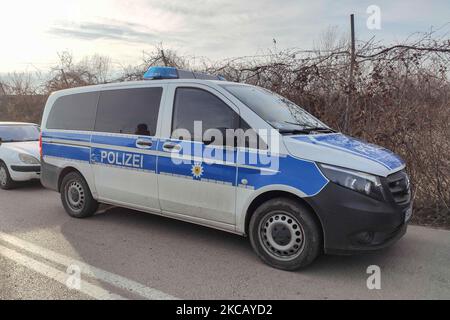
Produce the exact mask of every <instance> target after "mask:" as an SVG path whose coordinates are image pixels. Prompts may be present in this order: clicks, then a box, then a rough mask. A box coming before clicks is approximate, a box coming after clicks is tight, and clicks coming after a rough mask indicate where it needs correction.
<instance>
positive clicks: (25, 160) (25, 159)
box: [19, 153, 40, 164]
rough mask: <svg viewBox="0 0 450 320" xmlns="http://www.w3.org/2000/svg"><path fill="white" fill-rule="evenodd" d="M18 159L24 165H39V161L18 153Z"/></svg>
mask: <svg viewBox="0 0 450 320" xmlns="http://www.w3.org/2000/svg"><path fill="white" fill-rule="evenodd" d="M19 159H20V161H22V162H23V163H26V164H39V163H40V162H39V160H38V159H36V158H35V157H33V156H30V155H29V154H26V153H19Z"/></svg>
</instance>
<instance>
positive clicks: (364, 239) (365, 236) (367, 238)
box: [355, 231, 374, 244]
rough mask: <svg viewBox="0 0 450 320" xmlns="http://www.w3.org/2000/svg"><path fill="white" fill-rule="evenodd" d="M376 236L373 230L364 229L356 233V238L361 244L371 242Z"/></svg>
mask: <svg viewBox="0 0 450 320" xmlns="http://www.w3.org/2000/svg"><path fill="white" fill-rule="evenodd" d="M373 238H374V233H373V232H372V231H364V232H360V233H358V234H356V236H355V240H356V241H357V242H358V243H359V244H371V243H372V241H373Z"/></svg>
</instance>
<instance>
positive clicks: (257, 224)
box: [249, 198, 322, 271]
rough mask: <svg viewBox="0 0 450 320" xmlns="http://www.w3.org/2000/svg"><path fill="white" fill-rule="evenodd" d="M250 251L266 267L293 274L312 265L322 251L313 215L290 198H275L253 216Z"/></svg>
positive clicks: (320, 237) (261, 206)
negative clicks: (253, 252)
mask: <svg viewBox="0 0 450 320" xmlns="http://www.w3.org/2000/svg"><path fill="white" fill-rule="evenodd" d="M249 237H250V242H251V244H252V247H253V250H255V252H256V254H257V255H258V256H259V257H260V258H261V259H262V260H263V261H264V262H265V263H267V264H268V265H270V266H272V267H274V268H277V269H282V270H288V271H293V270H297V269H300V268H303V267H306V266H307V265H309V264H311V263H312V262H313V261H314V260H315V259H316V258H317V256H318V255H319V254H320V253H321V252H322V232H321V228H320V227H319V225H318V222H317V220H316V217H315V216H314V213H313V212H311V210H310V209H309V208H307V207H306V206H304V205H302V204H301V203H299V202H297V201H294V200H292V199H289V198H275V199H271V200H269V201H267V202H265V203H263V204H262V205H260V206H259V207H258V208H257V209H256V210H255V212H254V214H253V215H252V217H251V219H250V225H249Z"/></svg>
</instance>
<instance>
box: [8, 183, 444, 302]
mask: <svg viewBox="0 0 450 320" xmlns="http://www.w3.org/2000/svg"><path fill="white" fill-rule="evenodd" d="M370 265H377V266H379V267H380V268H381V289H379V290H377V289H373V290H369V289H368V288H367V285H366V280H367V278H368V276H369V274H367V273H366V271H367V267H368V266H370ZM68 267H69V270H68ZM78 271H79V272H78ZM77 274H79V275H80V276H79V277H77ZM67 284H69V286H67ZM108 298H112V299H120V298H125V299H129V298H131V299H161V298H162V299H171V298H181V299H391V298H393V299H450V231H446V230H436V229H430V228H424V227H418V226H410V227H409V229H408V232H407V234H406V236H405V237H404V238H402V239H401V240H400V241H399V242H398V243H396V244H395V245H394V246H392V247H390V248H388V249H385V250H383V251H380V252H377V253H373V254H367V255H358V256H322V257H320V258H319V259H318V260H317V261H316V262H315V263H314V264H313V265H311V266H310V267H309V268H307V269H305V270H302V271H298V272H285V271H280V270H276V269H273V268H271V267H268V266H266V265H265V264H263V263H262V262H261V261H260V260H259V259H258V258H257V257H256V255H255V254H254V253H253V251H252V249H251V246H250V244H249V242H248V240H247V239H246V238H242V237H239V236H236V235H232V234H228V233H224V232H221V231H217V230H213V229H208V228H205V227H201V226H196V225H192V224H188V223H184V222H180V221H176V220H171V219H168V218H164V217H159V216H154V215H150V214H146V213H140V212H136V211H131V210H127V209H122V208H115V207H106V208H104V210H102V211H101V212H100V213H98V214H96V215H95V216H94V217H92V218H89V219H84V220H78V219H73V218H70V217H69V216H68V215H67V214H66V213H65V211H64V209H63V207H62V205H61V203H60V199H59V194H57V193H55V192H52V191H49V190H45V189H43V188H42V187H41V186H40V185H39V184H38V183H33V184H26V185H24V186H22V187H20V188H19V189H16V190H12V191H2V190H0V299H108Z"/></svg>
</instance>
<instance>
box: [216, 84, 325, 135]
mask: <svg viewBox="0 0 450 320" xmlns="http://www.w3.org/2000/svg"><path fill="white" fill-rule="evenodd" d="M222 87H223V88H225V89H226V90H227V91H228V92H230V93H231V94H232V95H234V96H235V97H236V98H237V99H239V100H240V101H241V102H242V103H244V104H245V105H247V106H248V107H249V108H250V109H252V110H253V111H254V112H255V113H256V114H258V115H259V116H260V117H261V118H263V119H264V120H265V121H267V122H268V123H269V124H270V125H272V126H273V127H274V128H275V129H278V130H280V131H285V132H289V131H297V130H303V129H319V128H321V129H329V127H328V126H327V125H325V124H324V123H323V122H321V121H320V120H318V119H317V118H315V117H313V116H312V115H310V114H309V113H308V112H306V111H305V110H303V109H302V108H301V107H299V106H298V105H296V104H295V103H293V102H291V101H289V100H288V99H286V98H284V97H282V96H280V95H278V94H276V93H273V92H271V91H269V90H266V89H263V88H261V87H254V86H246V85H222Z"/></svg>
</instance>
